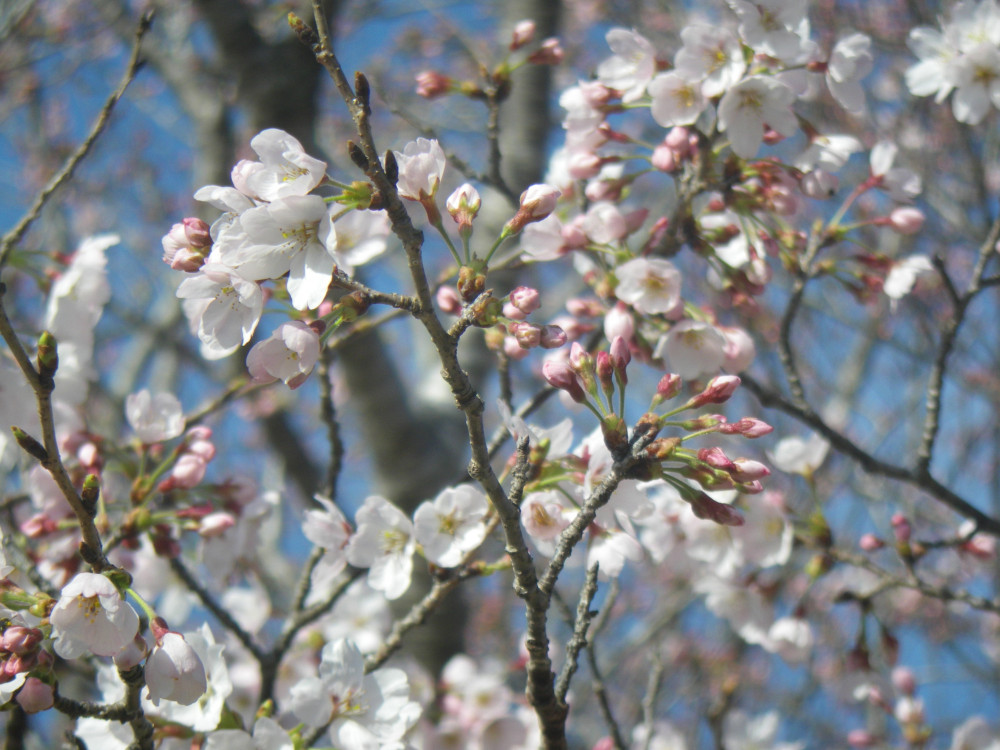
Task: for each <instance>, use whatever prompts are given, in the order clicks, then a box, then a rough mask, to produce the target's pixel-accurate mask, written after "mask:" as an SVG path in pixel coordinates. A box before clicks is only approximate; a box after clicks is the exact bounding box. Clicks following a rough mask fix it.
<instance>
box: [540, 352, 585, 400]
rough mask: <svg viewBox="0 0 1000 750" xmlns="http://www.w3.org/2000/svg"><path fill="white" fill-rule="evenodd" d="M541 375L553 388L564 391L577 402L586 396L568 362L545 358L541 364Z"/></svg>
mask: <svg viewBox="0 0 1000 750" xmlns="http://www.w3.org/2000/svg"><path fill="white" fill-rule="evenodd" d="M542 377H544V378H545V380H546V382H547V383H548V384H549V385H551V386H552V387H553V388H558V389H559V390H562V391H566V392H567V393H568V394H569V395H570V397H571V398H572V399H573V400H574V401H576V402H577V403H583V401H584V399H585V398H586V396H585V394H584V392H583V387H582V386H581V385H580V379H579V378H578V377H577V376H576V373H575V372H573V370H572V368H571V367H570V366H569V363H567V362H566V361H564V360H562V359H547V360H545V362H544V363H543V364H542Z"/></svg>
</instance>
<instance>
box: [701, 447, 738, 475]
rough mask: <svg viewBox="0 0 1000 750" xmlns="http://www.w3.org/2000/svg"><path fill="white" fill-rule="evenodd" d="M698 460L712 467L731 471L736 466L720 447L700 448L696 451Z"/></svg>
mask: <svg viewBox="0 0 1000 750" xmlns="http://www.w3.org/2000/svg"><path fill="white" fill-rule="evenodd" d="M698 460H699V461H704V462H705V463H706V464H708V465H709V466H711V467H712V468H713V469H722V470H723V471H733V470H734V469H735V468H736V465H735V464H734V463H733V462H732V461H731V460H730V458H729V456H727V455H726V454H725V452H724V451H723V450H722V448H718V447H715V448H702V449H701V450H700V451H698Z"/></svg>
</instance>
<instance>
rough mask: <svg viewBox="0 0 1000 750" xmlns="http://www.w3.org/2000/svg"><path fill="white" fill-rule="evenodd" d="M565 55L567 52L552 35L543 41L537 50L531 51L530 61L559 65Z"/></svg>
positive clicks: (537, 63) (538, 63)
mask: <svg viewBox="0 0 1000 750" xmlns="http://www.w3.org/2000/svg"><path fill="white" fill-rule="evenodd" d="M565 56H566V53H565V52H564V51H563V48H562V47H561V46H560V45H559V40H558V39H556V38H555V37H551V38H550V39H546V40H545V41H544V42H542V46H541V47H540V48H539V49H538V50H537V51H536V52H532V53H531V56H530V57H528V62H532V63H535V65H558V64H559V63H561V62H562V61H563V58H564V57H565Z"/></svg>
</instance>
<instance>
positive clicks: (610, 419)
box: [601, 414, 628, 456]
mask: <svg viewBox="0 0 1000 750" xmlns="http://www.w3.org/2000/svg"><path fill="white" fill-rule="evenodd" d="M601 434H602V435H603V436H604V444H605V445H606V446H607V447H608V450H609V451H611V455H612V456H619V455H621V454H622V453H624V452H625V451H627V450H628V427H627V426H626V425H625V420H624V419H622V418H621V417H619V416H618V415H617V414H609V415H608V416H606V417H605V418H604V419H602V420H601Z"/></svg>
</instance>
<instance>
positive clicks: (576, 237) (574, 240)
mask: <svg viewBox="0 0 1000 750" xmlns="http://www.w3.org/2000/svg"><path fill="white" fill-rule="evenodd" d="M586 218H587V217H586V215H584V214H580V215H579V216H577V217H576V218H574V219H573V220H572V221H571V222H570V223H569V224H564V225H563V228H562V229H561V230H559V233H560V234H561V235H562V238H563V245H564V246H565V247H566V249H567V250H578V249H579V248H582V247H586V246H587V233H586V232H585V231H584V230H583V222H584V221H585V220H586Z"/></svg>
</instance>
